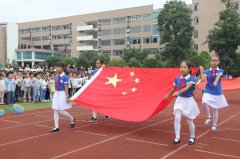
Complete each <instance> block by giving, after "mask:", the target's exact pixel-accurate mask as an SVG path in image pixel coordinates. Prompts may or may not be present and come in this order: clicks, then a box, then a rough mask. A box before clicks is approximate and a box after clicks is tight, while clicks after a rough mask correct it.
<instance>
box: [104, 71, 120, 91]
mask: <svg viewBox="0 0 240 159" xmlns="http://www.w3.org/2000/svg"><path fill="white" fill-rule="evenodd" d="M107 79H108V82H106V83H105V84H112V85H113V86H114V87H115V88H116V87H117V83H118V82H120V81H122V80H121V79H118V78H117V74H115V75H114V76H113V77H112V78H110V77H107Z"/></svg>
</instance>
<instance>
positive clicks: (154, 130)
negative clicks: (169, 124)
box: [152, 129, 189, 135]
mask: <svg viewBox="0 0 240 159" xmlns="http://www.w3.org/2000/svg"><path fill="white" fill-rule="evenodd" d="M152 130H153V131H159V132H166V133H173V134H174V133H175V132H174V131H167V130H159V129H152ZM182 134H183V135H189V134H188V133H181V135H182Z"/></svg>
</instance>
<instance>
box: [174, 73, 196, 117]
mask: <svg viewBox="0 0 240 159" xmlns="http://www.w3.org/2000/svg"><path fill="white" fill-rule="evenodd" d="M183 78H185V83H184V88H185V87H186V86H187V85H188V84H189V83H192V84H194V85H195V82H196V78H195V77H191V76H190V74H189V75H187V76H186V77H183V76H179V77H177V78H176V79H175V81H174V83H173V84H174V86H176V87H177V88H178V90H180V89H181V83H182V79H183ZM193 91H194V86H192V87H191V88H190V89H189V90H188V91H187V92H185V93H182V94H180V95H179V96H178V97H177V99H176V102H175V104H174V114H175V113H176V111H177V110H180V111H181V112H182V115H184V116H186V117H187V118H189V119H195V118H196V117H197V116H198V115H199V113H200V111H199V108H198V105H197V103H196V101H195V100H194V98H193Z"/></svg>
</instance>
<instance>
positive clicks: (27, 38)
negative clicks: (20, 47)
mask: <svg viewBox="0 0 240 159" xmlns="http://www.w3.org/2000/svg"><path fill="white" fill-rule="evenodd" d="M22 40H31V37H23V38H22Z"/></svg>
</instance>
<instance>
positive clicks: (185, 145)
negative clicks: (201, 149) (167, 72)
mask: <svg viewBox="0 0 240 159" xmlns="http://www.w3.org/2000/svg"><path fill="white" fill-rule="evenodd" d="M238 114H240V113H236V114H234V115H232V116H230V117H229V118H227V119H225V120H224V121H222V122H221V123H219V124H218V125H219V126H220V125H222V124H224V123H226V122H227V121H229V120H231V119H233V118H235V117H236V116H238ZM211 131H212V130H211V129H210V130H207V131H205V132H203V133H202V134H200V135H199V136H197V137H196V138H197V139H199V138H201V137H202V136H204V135H206V134H207V133H209V132H211ZM187 146H188V144H184V145H182V146H180V147H178V148H177V149H175V150H173V151H171V152H170V153H168V154H166V155H164V156H163V157H161V159H166V158H168V157H169V156H172V155H173V154H175V153H177V152H178V151H180V150H182V149H183V148H185V147H187Z"/></svg>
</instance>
